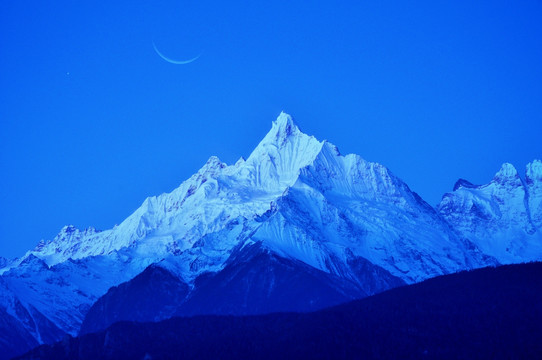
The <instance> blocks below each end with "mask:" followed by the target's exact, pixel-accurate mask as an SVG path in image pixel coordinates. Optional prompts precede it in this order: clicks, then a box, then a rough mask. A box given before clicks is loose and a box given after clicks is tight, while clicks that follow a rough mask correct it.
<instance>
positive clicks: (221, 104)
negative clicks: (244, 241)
mask: <svg viewBox="0 0 542 360" xmlns="http://www.w3.org/2000/svg"><path fill="white" fill-rule="evenodd" d="M541 19H542V2H541V1H540V0H525V1H523V0H517V1H506V2H504V1H475V2H473V1H445V2H444V1H434V0H433V1H425V2H416V4H415V5H414V4H413V3H411V2H399V1H385V0H384V1H351V2H349V1H344V2H335V1H329V2H312V3H310V4H309V2H307V1H292V0H290V1H284V2H281V1H271V2H254V1H252V2H251V1H246V2H232V1H220V2H218V1H217V2H214V1H206V0H199V1H159V2H158V1H133V0H132V1H107V2H106V1H98V2H96V1H90V2H88V1H85V2H79V1H75V2H74V1H65V2H64V1H28V0H18V1H2V2H1V3H0V85H1V86H0V256H4V257H15V256H21V255H23V254H24V253H25V252H26V251H27V250H29V249H31V248H33V247H34V246H35V244H36V243H37V242H38V241H39V240H40V239H52V238H53V237H54V236H55V235H56V233H57V232H58V231H59V230H60V228H61V227H62V226H63V225H66V224H74V225H75V226H77V227H79V228H84V227H87V226H95V227H96V228H99V229H108V228H111V227H112V226H113V225H115V224H116V223H120V222H121V221H122V220H123V219H124V218H126V217H127V216H128V215H129V214H131V212H133V211H134V210H135V209H136V208H137V207H138V206H139V205H140V204H141V203H142V201H143V200H144V199H145V198H146V197H147V196H152V195H158V194H160V193H163V192H170V191H171V190H173V189H174V188H176V187H177V186H178V185H179V184H180V183H181V182H182V181H184V180H185V179H186V178H188V177H189V176H190V175H191V174H193V173H194V172H195V171H197V170H198V169H199V168H200V167H201V166H202V165H203V164H204V163H205V161H206V160H207V158H209V157H210V156H211V155H217V156H218V157H219V158H220V159H221V160H222V161H224V162H226V163H233V162H235V161H236V160H237V159H238V158H239V157H240V156H245V157H246V156H248V155H249V154H250V152H251V150H252V149H253V148H254V147H255V146H256V145H257V144H258V142H259V141H260V140H261V138H262V137H263V136H264V135H265V134H266V132H267V131H268V130H269V129H270V126H271V121H272V120H274V119H275V118H276V116H277V115H278V114H279V113H280V111H281V110H284V111H286V112H288V113H290V114H292V115H293V116H294V118H295V120H296V123H297V124H298V125H299V127H300V128H301V129H302V130H303V131H304V132H305V133H308V134H311V135H314V136H316V137H317V138H318V139H319V140H323V139H327V140H329V141H330V142H332V143H334V144H335V145H337V146H338V147H339V149H340V150H341V152H342V153H345V154H346V153H352V152H353V153H357V154H359V155H361V156H362V157H364V158H365V159H367V160H369V161H376V162H379V163H382V164H384V165H386V166H387V167H388V168H390V169H391V171H393V172H394V173H395V174H396V175H398V176H399V177H401V178H402V179H403V180H405V181H406V183H407V184H409V186H410V187H411V188H412V189H413V190H414V191H416V192H418V193H419V194H420V195H421V196H422V197H423V198H424V199H425V200H426V201H428V202H429V203H430V204H432V205H435V204H437V203H438V201H439V200H440V198H441V196H442V195H443V194H444V193H445V192H447V191H450V190H451V189H452V187H453V184H454V183H455V181H456V180H457V179H458V178H460V177H461V178H465V179H468V180H469V181H471V182H474V183H487V182H489V181H490V180H491V178H492V177H493V175H494V173H495V172H497V171H498V170H499V168H500V165H501V164H502V163H503V162H511V163H512V164H514V165H515V166H516V167H517V169H518V171H519V172H520V174H521V175H522V176H523V174H524V168H525V165H526V164H527V163H528V162H530V161H532V160H533V159H535V158H542V141H541V140H542V40H541V39H542V21H541ZM153 41H154V43H155V44H156V46H157V48H159V49H160V51H161V52H162V53H163V54H164V55H166V56H168V57H170V58H174V59H178V60H183V59H190V58H193V57H194V56H197V55H198V54H201V56H200V57H199V58H198V59H197V60H196V61H194V62H193V63H190V64H187V65H173V64H170V63H167V62H166V61H164V60H163V59H161V58H160V57H159V56H158V55H157V54H156V52H155V51H154V49H153V45H152V44H153Z"/></svg>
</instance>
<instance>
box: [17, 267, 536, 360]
mask: <svg viewBox="0 0 542 360" xmlns="http://www.w3.org/2000/svg"><path fill="white" fill-rule="evenodd" d="M22 358H25V359H32V358H33V359H37V358H39V359H97V358H107V359H119V358H133V359H143V358H147V359H180V358H198V359H215V358H220V359H239V358H250V359H253V358H278V359H283V358H296V359H301V358H334V359H336V358H348V359H351V358H393V359H396V358H401V359H405V358H423V359H425V358H428V359H429V358H438V359H443V358H463V359H480V358H492V359H495V358H503V359H519V358H542V263H529V264H521V265H508V266H501V267H497V268H485V269H479V270H474V271H469V272H461V273H458V274H453V275H446V276H440V277H437V278H433V279H430V280H427V281H424V282H422V283H419V284H415V285H410V286H403V287H400V288H396V289H393V290H390V291H387V292H384V293H381V294H378V295H374V296H371V297H368V298H365V299H362V300H357V301H353V302H350V303H347V304H344V305H340V306H336V307H333V308H329V309H325V310H321V311H317V312H313V313H305V314H298V313H280V314H270V315H261V316H242V317H234V316H196V317H191V318H173V319H169V320H165V321H162V322H158V323H133V322H120V323H116V324H114V325H112V326H111V327H109V328H108V329H107V330H105V331H102V332H99V333H93V334H87V335H84V336H82V337H80V338H66V339H65V340H64V341H62V342H59V343H57V344H55V345H43V346H41V347H39V348H36V349H34V350H33V351H31V352H30V353H28V354H26V355H25V356H23V357H22Z"/></svg>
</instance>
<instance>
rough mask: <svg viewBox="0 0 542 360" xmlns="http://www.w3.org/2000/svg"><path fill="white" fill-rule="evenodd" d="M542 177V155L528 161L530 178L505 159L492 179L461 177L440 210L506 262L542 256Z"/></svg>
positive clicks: (485, 248) (529, 259)
mask: <svg viewBox="0 0 542 360" xmlns="http://www.w3.org/2000/svg"><path fill="white" fill-rule="evenodd" d="M541 179H542V163H541V162H540V160H535V161H534V162H532V163H530V164H528V165H527V170H526V181H525V183H524V182H523V180H522V179H521V178H520V176H519V174H518V172H517V170H516V169H515V168H514V166H513V165H511V164H508V163H505V164H503V165H502V167H501V169H500V170H499V171H498V172H497V173H496V174H495V176H494V177H493V180H491V182H490V183H489V184H486V185H480V186H476V185H473V184H471V183H469V182H468V181H466V180H460V181H458V182H457V183H456V185H455V187H454V191H453V192H452V193H448V194H445V195H444V197H443V198H442V201H441V202H440V204H439V206H438V210H439V212H440V214H441V215H442V216H443V217H444V218H446V219H447V220H448V222H449V223H450V224H451V225H452V226H453V227H454V228H455V229H456V230H457V231H458V232H459V233H460V234H462V235H463V236H465V237H467V238H469V239H471V240H472V241H473V242H474V243H475V244H476V245H477V246H478V247H479V248H480V249H481V250H482V251H483V252H484V253H486V254H488V255H491V256H494V257H495V258H497V259H498V261H499V262H501V263H503V264H506V263H514V262H522V261H532V260H540V259H541V258H542V229H541V223H540V217H541V215H540V214H541V208H540V206H541V205H540V204H541V201H542V191H541V189H542V180H541Z"/></svg>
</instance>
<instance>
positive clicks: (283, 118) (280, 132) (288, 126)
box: [262, 112, 303, 147]
mask: <svg viewBox="0 0 542 360" xmlns="http://www.w3.org/2000/svg"><path fill="white" fill-rule="evenodd" d="M299 134H303V133H302V132H301V131H300V130H299V128H298V127H297V125H296V124H295V123H294V119H293V118H292V116H291V115H289V114H287V113H285V112H281V113H280V115H279V116H278V117H277V119H276V120H275V121H273V123H272V126H271V130H270V131H269V132H268V133H267V135H266V136H265V138H264V139H263V141H262V142H270V143H274V144H276V145H277V146H278V147H282V146H283V145H284V144H285V143H286V142H287V141H288V139H289V138H290V137H292V136H296V135H299Z"/></svg>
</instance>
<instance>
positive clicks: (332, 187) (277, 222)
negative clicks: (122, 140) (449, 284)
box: [0, 113, 542, 341]
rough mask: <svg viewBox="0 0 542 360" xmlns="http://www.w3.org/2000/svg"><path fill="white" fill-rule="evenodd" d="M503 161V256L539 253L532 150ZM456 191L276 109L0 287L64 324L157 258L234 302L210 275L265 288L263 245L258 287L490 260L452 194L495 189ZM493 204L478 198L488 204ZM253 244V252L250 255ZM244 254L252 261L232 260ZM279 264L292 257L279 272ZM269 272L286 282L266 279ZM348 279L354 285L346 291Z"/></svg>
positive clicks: (74, 327)
mask: <svg viewBox="0 0 542 360" xmlns="http://www.w3.org/2000/svg"><path fill="white" fill-rule="evenodd" d="M529 169H530V170H529ZM499 174H500V175H499ZM499 174H498V176H497V177H496V180H494V182H495V184H494V185H491V186H490V188H491V189H490V190H487V191H490V193H491V196H493V195H495V196H496V199H497V198H498V199H500V200H495V201H496V202H497V203H498V204H497V205H498V206H497V205H495V206H497V208H498V211H499V212H500V213H499V214H502V213H503V211H504V212H505V213H506V216H505V217H504V218H502V216H499V219H501V218H502V219H504V220H503V221H501V222H491V229H495V231H497V232H498V231H501V230H502V229H508V228H511V229H513V230H511V231H510V232H507V233H506V234H507V235H508V236H509V238H508V241H509V242H510V244H511V245H510V246H515V247H518V248H521V249H525V250H522V251H515V252H514V257H513V258H510V259H508V260H507V261H522V260H524V259H533V258H537V257H538V258H540V257H541V256H540V252H539V249H538V248H537V247H536V246H535V245H532V246H531V242H529V241H527V242H525V237H522V234H523V232H524V233H526V234H533V233H536V226H535V225H532V224H536V221H538V223H539V222H540V217H541V211H540V199H541V198H542V195H541V185H540V177H541V176H540V162H534V163H533V164H531V165H530V167H528V175H527V179H526V184H527V185H523V184H522V182H521V179H519V178H518V177H517V174H514V171H513V170H512V169H510V168H509V166H505V167H504V168H503V170H502V171H501V172H500V173H499ZM518 181H519V182H518ZM492 184H493V182H492ZM488 186H489V185H488ZM525 186H527V188H528V189H529V190H528V191H527V192H526V191H525ZM458 191H459V192H458ZM458 191H456V192H454V193H453V194H450V195H447V197H445V199H448V198H449V200H448V201H449V202H450V204H451V205H450V206H447V205H446V203H445V202H444V200H443V204H441V206H440V207H439V212H437V211H436V210H435V209H433V208H432V207H431V206H430V205H428V204H427V203H426V202H425V201H423V200H422V199H421V198H420V197H419V196H418V195H417V194H416V193H414V192H412V191H411V190H410V189H409V188H408V186H407V185H406V184H405V183H404V182H403V181H401V180H400V179H399V178H397V177H396V176H395V175H393V174H392V173H391V172H390V171H389V170H388V169H387V168H385V167H384V166H382V165H380V164H378V163H372V162H368V161H366V160H364V159H362V158H361V157H360V156H358V155H353V154H350V155H346V156H343V155H341V154H340V153H339V151H338V149H337V148H336V147H335V146H334V145H332V144H330V143H328V142H326V141H318V140H317V139H315V138H314V137H312V136H308V135H306V134H304V133H302V132H301V131H300V130H299V128H298V127H297V126H296V125H295V124H294V122H293V120H292V118H291V116H289V115H287V114H285V113H281V114H280V115H279V117H278V118H277V120H276V121H274V122H273V124H272V128H271V130H270V131H269V133H268V134H267V135H266V136H265V137H264V138H263V140H262V141H261V142H260V143H259V144H258V146H257V147H256V148H255V150H254V151H253V152H252V154H250V156H249V157H248V158H247V159H246V160H244V159H243V158H241V159H240V160H239V161H237V162H236V163H235V164H234V165H230V166H228V165H226V164H224V163H222V162H221V161H220V160H219V159H218V158H216V157H211V158H210V159H209V160H208V161H207V163H206V164H205V165H204V166H203V167H202V168H201V169H200V170H199V171H198V172H197V173H196V174H194V175H193V176H192V177H190V178H189V179H187V180H186V181H184V182H183V183H182V184H181V185H180V186H179V187H178V188H177V189H175V190H173V191H172V192H171V193H167V194H162V195H159V196H155V197H149V198H147V199H146V200H145V201H144V202H143V204H142V205H141V206H140V207H139V208H138V209H137V210H136V211H135V212H134V213H133V214H132V215H130V216H129V217H128V218H126V220H124V221H123V222H122V223H121V224H119V225H118V226H115V227H114V228H113V229H110V230H105V231H97V230H95V229H93V228H89V229H86V230H82V231H81V230H78V229H76V228H74V227H73V226H66V227H64V228H63V229H62V230H61V232H60V233H59V235H58V236H57V237H56V238H55V239H53V240H52V241H49V242H40V243H39V244H38V245H37V246H36V248H34V249H33V250H31V251H29V252H28V253H27V254H25V255H24V256H23V257H21V258H20V259H16V260H14V261H4V262H3V263H4V265H3V267H4V268H3V269H2V270H0V273H3V274H2V279H3V281H4V282H5V284H6V289H7V290H9V291H10V292H12V293H13V294H16V296H17V298H18V299H20V301H21V303H22V304H25V306H33V307H34V308H35V309H37V311H39V312H40V314H43V315H44V316H45V317H46V318H47V319H49V320H50V321H51V322H52V323H53V324H54V325H55V326H57V327H58V328H59V329H61V330H62V331H64V332H67V333H70V334H72V335H75V334H76V333H77V331H78V330H79V326H80V325H81V322H82V321H83V318H84V317H85V315H86V313H87V312H88V309H89V308H90V307H91V306H92V304H94V303H95V302H96V300H97V299H98V298H100V297H101V296H103V295H104V294H105V293H106V292H107V291H108V289H109V288H111V287H112V286H116V285H118V284H120V283H123V282H126V281H129V280H130V279H132V278H134V277H135V276H136V275H137V274H139V273H141V272H142V271H143V270H144V269H145V268H147V266H149V265H150V264H154V263H157V264H159V266H160V267H162V268H164V269H167V270H168V271H169V272H170V273H172V274H174V275H175V276H177V277H179V279H180V280H182V282H183V283H186V284H187V285H188V286H189V288H190V291H191V293H192V294H194V295H193V298H197V296H198V295H197V294H205V295H201V296H203V297H205V298H209V297H212V296H215V295H216V299H221V298H223V299H225V300H224V301H229V300H226V299H228V297H221V296H218V295H217V294H212V291H211V290H212V289H214V288H217V287H216V286H211V285H209V284H211V283H212V282H209V281H210V280H209V281H207V280H206V279H208V278H209V277H208V275H209V274H217V275H216V276H215V277H214V279H215V281H216V279H222V278H224V279H226V280H224V281H223V282H222V283H224V284H229V285H224V286H230V287H234V286H237V287H239V289H238V290H239V291H247V293H246V294H247V296H250V297H251V298H257V299H265V298H266V297H265V296H263V295H262V294H260V293H259V292H262V291H264V290H263V287H261V286H259V287H252V288H251V287H250V286H248V287H247V281H251V280H250V279H256V278H257V277H255V276H254V273H255V272H257V271H258V270H257V268H258V267H257V264H256V260H254V259H259V258H263V259H266V261H269V262H270V263H272V264H273V266H274V268H273V269H274V270H273V272H270V273H269V274H262V277H261V279H265V281H268V282H269V284H270V285H269V287H270V288H269V289H267V290H265V291H267V292H268V293H269V294H273V295H272V296H273V298H280V294H282V293H284V294H286V293H294V291H292V289H288V290H287V284H288V282H287V278H286V277H287V276H289V275H285V274H290V273H291V271H292V269H296V268H302V269H304V270H303V271H305V273H306V274H307V276H308V278H310V279H315V278H318V276H320V278H321V280H322V281H324V282H325V284H327V285H326V286H328V287H329V286H331V285H329V284H341V285H340V289H339V288H338V289H337V293H341V294H346V293H348V294H358V295H359V296H361V295H368V294H373V293H375V292H378V291H382V290H384V289H386V288H389V287H390V286H395V285H398V284H402V283H412V282H416V281H420V280H423V279H426V278H429V277H432V276H435V275H440V274H446V273H450V272H455V271H457V270H461V269H470V268H476V267H480V266H484V265H487V264H495V263H496V260H495V258H493V256H497V257H498V256H499V255H500V254H501V251H500V250H499V251H498V252H495V251H492V249H491V247H490V246H489V245H488V244H489V242H488V241H485V242H484V239H485V238H484V237H482V236H481V235H479V234H482V233H483V232H484V231H486V230H487V229H486V228H487V226H486V225H484V226H486V227H485V228H482V227H480V229H479V230H478V228H477V227H476V226H474V227H473V226H471V225H470V224H471V223H476V224H478V223H480V220H477V219H478V218H479V217H476V216H474V215H471V214H470V212H469V211H466V210H465V209H466V208H465V207H464V206H463V207H462V206H460V205H461V204H463V203H464V202H465V201H467V200H464V201H463V200H461V199H463V198H466V196H467V195H468V196H470V198H469V199H471V198H472V199H475V200H472V201H473V203H476V204H478V203H479V202H481V201H482V200H479V199H485V198H487V196H490V195H487V194H486V193H484V194H485V195H483V196H482V195H480V196H478V195H476V194H477V193H476V192H475V189H474V188H472V187H469V186H467V185H463V186H460V187H459V190H458ZM477 191H478V190H477ZM480 191H481V190H480ZM484 191H486V190H484ZM469 194H470V195H469ZM488 194H489V193H488ZM525 194H529V195H530V196H526V195H525ZM459 195H461V196H459ZM475 195H476V196H475ZM484 196H485V197H484ZM520 200H521V201H520ZM462 201H463V202H462ZM469 201H470V200H469ZM519 202H522V203H525V204H532V205H529V207H528V209H531V210H525V206H524V210H521V209H519V208H518V207H517V205H518V204H519ZM501 203H502V204H504V205H502V204H501ZM501 205H502V206H504V207H503V208H502V209H501V208H500V207H499V206H501ZM488 206H489V205H488ZM492 206H493V205H491V206H489V207H486V208H487V209H492V211H496V210H494V207H492ZM486 208H484V209H486ZM469 209H470V208H469ZM495 209H496V208H495ZM518 209H519V210H518ZM505 210H506V211H505ZM488 211H489V210H488ZM529 219H533V220H532V221H531V220H529ZM536 219H538V220H536ZM447 220H448V221H447ZM505 220H506V221H505ZM484 221H485V220H484ZM482 223H483V221H482ZM450 224H451V225H452V227H451V226H450ZM508 224H513V226H512V225H510V226H509V225H508ZM518 224H519V225H518ZM529 224H531V227H529V226H528V225H529ZM488 226H489V225H488ZM522 226H523V227H522ZM517 229H520V230H521V231H523V232H521V231H520V230H517ZM516 230H517V231H516ZM507 231H508V230H507ZM518 231H519V232H518ZM473 234H474V235H475V236H474V237H473ZM518 234H519V235H521V236H519V235H518ZM529 239H530V238H529ZM471 240H472V241H471ZM249 249H260V250H258V251H260V252H261V253H258V254H255V255H254V254H253V255H251V256H250V257H247V255H246V254H245V252H247V251H249ZM250 251H253V250H250ZM527 255H528V256H527ZM523 256H525V257H523ZM244 258H250V259H251V260H250V261H251V262H248V263H247V261H241V260H239V259H244ZM236 259H237V260H236ZM249 263H250V264H254V265H253V268H252V270H251V269H248V268H247V267H249V265H247V264H249ZM277 264H280V266H279V265H277ZM286 264H290V265H286ZM301 264H302V265H301ZM275 266H278V267H276V268H275ZM282 266H287V267H288V266H289V269H290V270H288V271H281V270H280V267H282ZM308 269H314V271H313V270H308ZM219 274H222V275H219ZM227 274H230V275H231V276H229V275H227ZM242 274H245V275H242ZM318 274H320V275H318ZM321 274H325V279H324V276H323V275H321ZM281 276H282V277H285V278H281ZM205 284H207V285H205ZM276 284H280V287H275V288H273V286H278V285H276ZM345 284H346V285H345ZM292 286H294V284H292ZM336 286H338V287H339V285H336ZM345 286H351V287H352V291H346V292H345V290H344V288H345ZM123 288H133V287H130V286H124V287H123ZM322 288H323V287H321V286H320V287H318V286H314V287H312V288H311V291H318V290H316V289H322ZM204 289H205V290H204ZM7 290H6V291H7ZM230 290H232V291H233V289H228V291H230ZM0 291H2V290H0ZM255 291H256V292H258V293H257V294H255V293H254V292H255ZM233 293H235V291H233ZM315 294H316V293H315ZM190 296H192V295H189V296H188V299H190ZM348 296H351V295H348ZM339 298H340V296H338V297H335V299H339ZM111 299H113V297H111V296H109V297H108V300H107V301H108V302H109V301H112V300H111ZM230 300H231V298H230ZM306 300H307V301H308V302H311V301H313V298H311V297H307V299H306ZM217 301H218V300H217ZM102 303H107V302H104V301H102ZM307 304H308V303H307ZM322 304H324V303H323V302H322ZM326 304H327V303H326ZM296 306H297V307H296V308H299V307H302V306H303V303H298V304H297V305H296ZM256 308H257V307H254V306H252V307H251V309H256ZM260 308H262V309H263V308H268V309H271V308H273V309H277V307H276V306H262V307H260ZM278 309H281V308H278ZM282 309H286V307H285V308H282ZM97 316H99V315H97ZM38 341H39V339H38Z"/></svg>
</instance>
